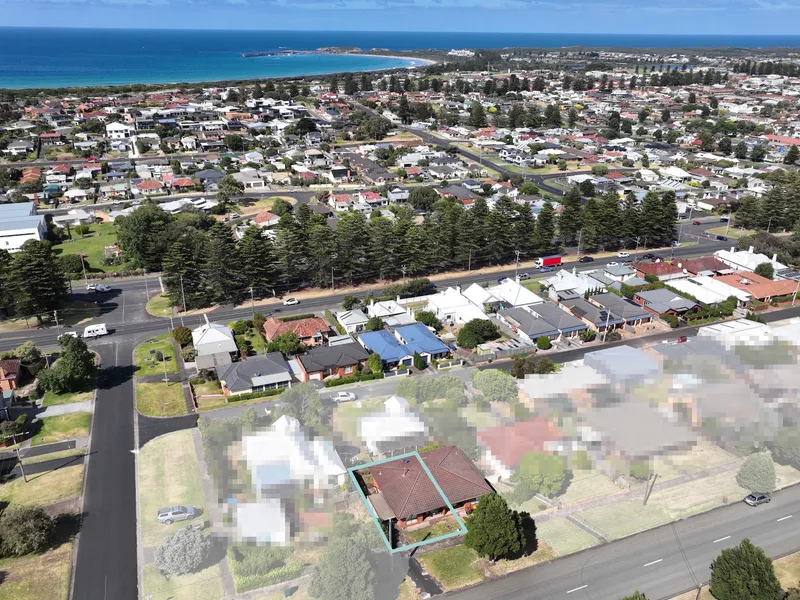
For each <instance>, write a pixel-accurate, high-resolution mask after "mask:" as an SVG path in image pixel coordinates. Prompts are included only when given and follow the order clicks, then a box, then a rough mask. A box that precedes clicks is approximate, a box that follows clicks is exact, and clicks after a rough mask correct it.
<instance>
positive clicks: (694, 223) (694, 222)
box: [692, 221, 702, 225]
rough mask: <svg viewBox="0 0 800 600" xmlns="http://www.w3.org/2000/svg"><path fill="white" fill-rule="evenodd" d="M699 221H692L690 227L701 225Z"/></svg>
mask: <svg viewBox="0 0 800 600" xmlns="http://www.w3.org/2000/svg"><path fill="white" fill-rule="evenodd" d="M701 224H702V223H700V221H692V225H701Z"/></svg>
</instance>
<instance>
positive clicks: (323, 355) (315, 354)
mask: <svg viewBox="0 0 800 600" xmlns="http://www.w3.org/2000/svg"><path fill="white" fill-rule="evenodd" d="M298 358H299V359H300V362H301V363H303V367H304V368H305V370H306V371H307V372H310V373H311V372H315V371H323V370H325V369H329V368H331V367H346V366H348V365H354V364H356V363H357V362H359V361H363V360H367V358H369V352H367V351H366V350H364V348H363V347H362V346H361V345H360V344H357V343H356V342H353V343H352V344H342V345H341V346H333V347H329V346H327V347H326V346H317V347H316V348H312V349H311V350H309V351H308V352H306V353H305V354H303V355H301V356H298Z"/></svg>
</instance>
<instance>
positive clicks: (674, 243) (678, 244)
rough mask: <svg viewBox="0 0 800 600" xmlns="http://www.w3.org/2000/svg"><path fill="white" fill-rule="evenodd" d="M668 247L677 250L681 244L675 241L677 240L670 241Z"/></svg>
mask: <svg viewBox="0 0 800 600" xmlns="http://www.w3.org/2000/svg"><path fill="white" fill-rule="evenodd" d="M669 245H670V246H672V247H673V248H677V247H678V246H680V245H681V243H680V242H679V241H677V240H672V241H671V242H670V243H669Z"/></svg>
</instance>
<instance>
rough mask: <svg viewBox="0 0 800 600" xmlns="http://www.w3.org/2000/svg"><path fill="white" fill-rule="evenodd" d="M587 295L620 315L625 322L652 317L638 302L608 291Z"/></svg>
mask: <svg viewBox="0 0 800 600" xmlns="http://www.w3.org/2000/svg"><path fill="white" fill-rule="evenodd" d="M589 297H590V298H591V299H592V300H594V301H596V302H597V303H598V304H600V305H602V306H603V307H604V308H607V309H608V310H610V311H611V312H613V313H614V314H617V315H619V316H621V317H622V318H623V319H625V321H626V322H629V321H635V320H637V319H650V318H652V315H651V314H650V313H649V312H647V311H646V310H645V309H644V308H642V307H641V306H639V305H638V304H636V303H634V302H631V301H630V300H628V299H627V298H620V297H619V296H616V295H614V294H612V293H610V292H608V293H605V294H595V295H594V296H589Z"/></svg>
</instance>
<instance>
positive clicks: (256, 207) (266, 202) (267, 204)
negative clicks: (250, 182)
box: [232, 196, 297, 215]
mask: <svg viewBox="0 0 800 600" xmlns="http://www.w3.org/2000/svg"><path fill="white" fill-rule="evenodd" d="M278 198H280V199H281V200H285V201H286V202H288V203H289V204H291V205H293V206H294V204H296V203H297V201H296V200H295V199H294V198H292V197H291V196H270V197H269V198H261V199H260V200H255V201H248V200H242V201H241V203H240V204H238V205H236V206H235V207H234V209H233V211H232V212H237V213H239V214H240V215H256V214H258V213H260V212H261V211H262V210H270V209H272V206H273V205H274V204H275V200H276V199H278Z"/></svg>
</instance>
